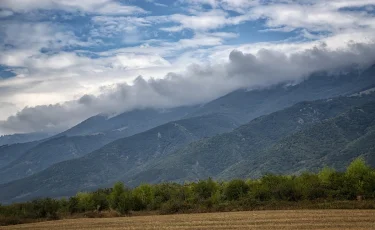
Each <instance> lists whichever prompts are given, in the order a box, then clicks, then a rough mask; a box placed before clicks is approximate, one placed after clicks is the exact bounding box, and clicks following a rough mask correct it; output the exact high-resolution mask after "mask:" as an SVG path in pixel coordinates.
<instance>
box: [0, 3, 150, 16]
mask: <svg viewBox="0 0 375 230" xmlns="http://www.w3.org/2000/svg"><path fill="white" fill-rule="evenodd" d="M0 8H5V9H8V10H12V11H15V12H27V11H32V10H38V9H42V10H55V9H60V10H65V11H73V12H74V11H83V12H87V13H94V14H105V15H130V14H139V13H146V11H145V10H143V9H142V8H140V7H137V6H130V5H124V4H120V3H119V2H118V1H114V0H79V1H72V0H2V1H0Z"/></svg>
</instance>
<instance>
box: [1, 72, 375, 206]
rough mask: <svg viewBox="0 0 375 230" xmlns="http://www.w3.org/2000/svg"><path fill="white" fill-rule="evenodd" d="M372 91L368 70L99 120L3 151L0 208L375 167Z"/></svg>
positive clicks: (316, 76) (373, 79) (371, 75)
mask: <svg viewBox="0 0 375 230" xmlns="http://www.w3.org/2000/svg"><path fill="white" fill-rule="evenodd" d="M374 86H375V66H371V67H370V68H368V69H367V70H365V71H363V72H362V73H360V74H358V72H357V71H355V70H353V71H345V72H342V73H335V74H328V73H324V72H322V73H315V74H313V75H311V76H309V78H307V79H306V80H304V81H302V82H299V83H291V82H288V83H285V84H279V85H276V86H272V87H270V88H267V89H242V90H237V91H234V92H232V93H230V94H228V95H225V96H223V97H220V98H218V99H216V100H213V101H211V102H209V103H206V104H203V105H195V106H186V107H179V108H172V109H142V110H134V111H130V112H126V113H123V114H120V115H117V116H113V117H108V116H107V115H97V116H94V117H91V118H89V119H87V120H85V121H83V122H82V123H80V124H78V125H77V126H74V127H72V128H71V129H69V130H67V131H64V132H62V133H60V134H57V135H55V136H52V137H48V138H45V139H43V140H38V141H34V142H27V143H18V144H10V145H4V146H1V147H0V183H2V184H1V185H0V202H14V201H18V200H28V199H32V198H35V197H40V196H53V197H60V196H66V195H71V194H74V193H75V192H77V191H82V190H92V189H95V188H98V187H105V186H111V185H112V184H113V183H114V182H115V181H118V180H121V181H124V182H125V183H126V184H127V185H129V186H135V185H138V184H140V183H143V182H149V183H158V182H163V181H176V182H180V183H182V182H184V181H194V180H199V179H203V178H207V177H214V178H217V179H222V180H226V179H231V178H235V177H241V178H244V177H254V178H256V177H259V176H261V175H263V174H264V173H268V172H271V173H291V174H293V173H300V172H302V171H304V170H316V169H318V168H320V167H322V166H323V165H329V166H333V167H335V168H338V169H342V168H343V167H344V166H345V165H346V164H347V162H349V161H350V160H351V159H353V158H354V157H357V156H364V157H366V159H368V160H369V162H370V163H371V164H374V163H375V162H374V160H373V158H372V155H373V153H374V146H373V144H371V143H372V142H373V141H372V142H371V140H373V138H374V129H373V125H374V124H373V123H374V121H373V118H374V117H375V116H374V114H373V110H372V108H373V107H374V103H373V102H374V101H375V95H374V93H373V91H374ZM323 131H325V132H323ZM320 133H321V135H320ZM323 137H324V138H323ZM356 150H358V151H356Z"/></svg>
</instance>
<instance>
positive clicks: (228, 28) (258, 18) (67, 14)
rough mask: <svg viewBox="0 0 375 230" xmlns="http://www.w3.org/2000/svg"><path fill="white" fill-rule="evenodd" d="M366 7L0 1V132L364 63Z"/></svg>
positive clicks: (364, 1) (195, 99)
mask: <svg viewBox="0 0 375 230" xmlns="http://www.w3.org/2000/svg"><path fill="white" fill-rule="evenodd" d="M166 6H168V7H166ZM374 12H375V5H374V2H373V1H371V0H345V1H339V0H332V1H329V2H327V1H323V0H318V1H310V0H299V1H272V2H268V1H267V2H266V1H257V0H236V1H227V0H205V1H196V0H181V1H176V2H175V3H173V4H171V3H170V2H169V1H156V0H147V1H137V2H130V3H129V2H126V3H124V2H123V1H115V0H95V1H79V2H77V1H70V0H64V1H55V0H43V1H36V0H35V1H34V0H12V1H10V0H9V1H8V0H5V1H1V2H0V21H1V23H0V51H1V53H0V111H1V113H0V134H5V133H15V132H31V131H60V130H63V129H66V128H68V127H70V126H72V125H74V124H76V123H77V122H80V121H81V120H83V119H85V118H87V117H89V116H92V115H95V114H98V113H108V114H112V113H119V112H123V111H129V110H132V109H134V108H146V107H147V108H149V107H152V108H168V107H174V106H179V105H190V104H197V103H205V102H207V101H209V100H212V99H214V98H217V97H219V96H221V95H223V94H226V93H229V92H230V91H233V90H235V89H239V88H241V87H247V88H258V87H267V86H270V85H273V84H277V83H280V82H298V81H300V80H302V79H304V78H305V77H307V76H308V75H309V74H311V73H312V72H315V71H322V70H327V71H336V70H341V69H343V68H346V67H347V66H352V65H353V64H359V66H362V67H366V66H368V65H371V64H374V62H375V52H374V51H375V40H374V39H375V34H374V33H373V31H374V29H375V18H374Z"/></svg>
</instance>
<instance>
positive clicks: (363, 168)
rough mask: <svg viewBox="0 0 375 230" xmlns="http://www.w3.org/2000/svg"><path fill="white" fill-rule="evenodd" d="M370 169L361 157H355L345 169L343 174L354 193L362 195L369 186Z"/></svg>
mask: <svg viewBox="0 0 375 230" xmlns="http://www.w3.org/2000/svg"><path fill="white" fill-rule="evenodd" d="M371 174H372V170H371V168H370V167H369V166H368V165H367V164H366V162H365V160H364V159H363V158H357V159H355V160H354V161H353V162H352V163H350V165H349V166H348V168H347V169H346V173H345V176H346V178H347V181H348V183H349V185H351V186H350V187H351V188H352V191H353V192H354V194H355V195H364V193H365V188H366V187H369V184H368V183H369V182H370V178H371Z"/></svg>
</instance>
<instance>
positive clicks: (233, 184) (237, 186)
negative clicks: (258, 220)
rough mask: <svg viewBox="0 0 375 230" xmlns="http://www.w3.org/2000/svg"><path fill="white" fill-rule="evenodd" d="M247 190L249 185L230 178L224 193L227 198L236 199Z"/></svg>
mask: <svg viewBox="0 0 375 230" xmlns="http://www.w3.org/2000/svg"><path fill="white" fill-rule="evenodd" d="M248 191H249V185H247V184H246V183H245V181H243V180H238V179H236V180H232V181H230V182H229V183H228V184H227V186H226V187H225V190H224V194H225V197H226V198H227V199H228V200H238V199H240V198H241V197H243V196H245V195H246V194H247V192H248Z"/></svg>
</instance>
